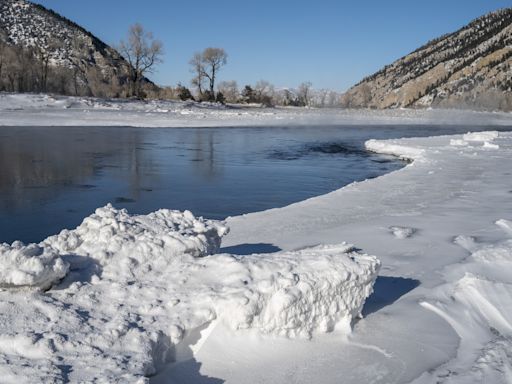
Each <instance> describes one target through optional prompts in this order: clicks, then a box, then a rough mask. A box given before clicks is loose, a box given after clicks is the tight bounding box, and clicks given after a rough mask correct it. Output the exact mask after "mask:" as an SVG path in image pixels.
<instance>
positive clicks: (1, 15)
mask: <svg viewBox="0 0 512 384" xmlns="http://www.w3.org/2000/svg"><path fill="white" fill-rule="evenodd" d="M2 41H3V42H4V43H7V44H8V45H11V46H18V47H31V48H34V49H37V50H40V51H42V55H48V56H49V58H50V63H51V64H52V65H55V66H64V67H68V68H71V67H73V65H75V64H74V63H77V62H81V63H83V64H85V65H86V66H88V67H96V68H97V69H99V70H100V71H101V72H102V73H103V74H110V75H111V76H113V75H120V74H121V73H123V71H124V70H125V69H126V68H127V66H128V63H127V62H126V61H125V60H124V59H123V58H122V57H121V55H120V54H119V53H118V52H117V51H116V50H115V49H113V48H111V47H110V46H108V45H107V44H105V43H104V42H102V41H101V40H99V39H98V38H97V37H95V36H94V35H93V34H91V33H90V32H88V31H86V30H85V29H84V28H82V27H80V26H79V25H77V24H75V23H74V22H72V21H70V20H68V19H66V18H65V17H63V16H60V15H59V14H57V13H55V12H53V11H51V10H48V9H46V8H45V7H43V6H41V5H38V4H34V3H31V2H29V1H26V0H0V42H2Z"/></svg>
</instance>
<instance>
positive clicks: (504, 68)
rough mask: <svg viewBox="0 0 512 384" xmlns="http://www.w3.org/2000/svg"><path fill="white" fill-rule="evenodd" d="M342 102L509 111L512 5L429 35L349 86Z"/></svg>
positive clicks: (511, 98)
mask: <svg viewBox="0 0 512 384" xmlns="http://www.w3.org/2000/svg"><path fill="white" fill-rule="evenodd" d="M342 103H343V105H344V106H346V107H369V108H399V107H412V108H414V107H448V108H450V107H458V108H481V109H493V110H494V109H500V110H506V111H510V110H512V8H507V9H503V10H499V11H496V12H492V13H489V14H487V15H485V16H483V17H480V18H478V19H476V20H474V21H472V22H471V23H470V24H468V25H467V26H465V27H463V28H461V29H460V30H458V31H457V32H454V33H452V34H448V35H444V36H442V37H440V38H438V39H435V40H433V41H431V42H429V43H427V44H426V45H424V46H423V47H421V48H419V49H418V50H416V51H414V52H412V53H410V54H409V55H407V56H405V57H403V58H401V59H399V60H397V61H396V62H394V63H393V64H391V65H388V66H386V67H384V68H383V69H382V70H380V71H379V72H377V73H375V74H373V75H371V76H369V77H367V78H365V79H363V80H362V81H361V82H360V83H359V84H357V85H355V86H354V87H352V88H351V89H349V90H348V91H347V92H346V93H345V95H344V96H343V98H342Z"/></svg>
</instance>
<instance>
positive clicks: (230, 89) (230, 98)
mask: <svg viewBox="0 0 512 384" xmlns="http://www.w3.org/2000/svg"><path fill="white" fill-rule="evenodd" d="M217 90H218V91H219V92H221V93H222V94H223V95H224V97H225V98H226V101H227V102H228V103H236V102H237V101H238V100H239V99H240V91H239V90H238V84H237V82H236V81H235V80H231V81H223V82H221V83H219V85H218V86H217Z"/></svg>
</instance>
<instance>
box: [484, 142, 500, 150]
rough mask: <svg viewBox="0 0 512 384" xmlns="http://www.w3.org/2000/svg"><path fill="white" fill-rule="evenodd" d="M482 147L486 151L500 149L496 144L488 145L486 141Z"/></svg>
mask: <svg viewBox="0 0 512 384" xmlns="http://www.w3.org/2000/svg"><path fill="white" fill-rule="evenodd" d="M482 147H484V148H487V149H500V146H499V145H498V144H493V143H489V142H488V141H486V142H484V145H483V146H482Z"/></svg>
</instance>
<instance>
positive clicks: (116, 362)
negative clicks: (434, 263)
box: [0, 205, 380, 383]
mask: <svg viewBox="0 0 512 384" xmlns="http://www.w3.org/2000/svg"><path fill="white" fill-rule="evenodd" d="M227 232H228V228H227V227H226V226H225V225H224V224H223V223H222V222H218V221H211V220H205V219H203V218H196V217H194V216H193V215H192V214H191V213H190V212H179V211H170V210H159V211H157V212H153V213H150V214H148V215H129V214H128V213H127V212H126V211H125V210H117V209H115V208H113V207H112V206H111V205H107V206H106V207H103V208H99V209H97V210H96V212H95V213H94V214H92V215H91V216H89V217H87V218H86V219H85V220H84V221H83V223H82V224H81V225H80V226H78V227H77V228H76V229H74V230H64V231H62V232H61V233H60V234H58V235H55V236H51V237H49V238H47V239H46V240H44V241H42V242H41V243H40V244H38V245H35V244H31V245H28V246H23V245H21V244H20V243H14V244H13V245H12V246H8V245H3V246H2V248H1V255H2V259H1V260H2V261H1V262H2V263H3V266H4V265H5V266H6V268H2V274H1V275H0V276H1V279H2V280H1V281H2V287H1V288H4V289H3V290H1V289H0V334H1V335H2V337H1V338H0V367H1V369H0V372H1V373H3V374H4V377H13V378H15V377H21V376H22V377H25V378H26V382H28V383H38V382H66V381H69V380H71V381H74V382H109V383H116V382H119V383H120V382H123V383H128V382H145V381H146V378H147V377H149V376H151V375H154V374H156V373H157V372H159V371H160V370H161V369H162V367H164V366H165V365H166V364H168V363H169V362H173V361H177V360H179V359H181V358H182V356H185V355H183V351H186V350H188V349H190V348H191V347H192V344H194V343H195V341H191V340H197V339H199V338H200V332H201V330H202V329H204V328H205V327H208V326H209V325H210V324H212V323H213V322H222V323H224V324H225V325H227V326H228V327H230V328H231V329H233V330H237V329H256V330H257V331H259V332H263V333H271V334H276V335H284V336H289V337H310V336H311V335H312V334H313V333H314V332H315V331H320V332H327V331H331V330H334V329H335V328H337V329H341V330H342V331H345V332H347V331H349V330H350V324H351V321H352V320H353V319H354V318H355V317H357V316H360V314H361V310H362V307H363V304H364V302H365V299H366V298H367V297H368V296H369V295H370V294H371V292H372V287H373V284H374V282H375V279H376V277H377V273H378V270H379V267H380V263H379V261H378V260H377V259H376V258H375V257H373V256H367V255H362V254H359V253H357V252H355V251H354V249H353V247H351V246H350V245H347V244H341V245H332V246H317V247H313V248H308V249H304V250H300V251H295V252H278V253H274V254H264V255H250V256H236V255H229V254H218V255H214V253H216V252H218V250H219V246H220V243H221V238H222V236H224V235H225V234H226V233H227ZM26 265H31V266H32V265H34V266H33V267H32V269H30V271H33V273H32V274H31V275H29V274H25V275H22V274H21V272H20V271H28V270H29V268H27V267H26ZM7 266H8V268H7ZM13 271H14V272H13ZM36 272H37V273H36ZM66 273H67V275H66ZM20 276H21V277H20ZM60 279H63V280H62V281H61V282H60V283H59V284H58V285H56V286H54V289H51V290H49V291H47V292H46V293H40V292H38V291H30V290H29V291H27V290H25V291H21V290H12V289H10V288H11V286H10V285H9V284H11V285H14V284H16V285H22V284H23V285H38V286H45V287H46V288H48V287H50V286H51V285H52V284H56V283H57V282H58V280H60ZM189 356H190V355H189ZM62 367H70V368H69V369H67V370H66V369H63V368H62Z"/></svg>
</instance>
